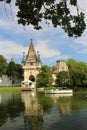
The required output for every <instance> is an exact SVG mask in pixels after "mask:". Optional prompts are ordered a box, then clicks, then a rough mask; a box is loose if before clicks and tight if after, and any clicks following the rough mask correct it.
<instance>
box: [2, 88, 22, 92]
mask: <svg viewBox="0 0 87 130" xmlns="http://www.w3.org/2000/svg"><path fill="white" fill-rule="evenodd" d="M20 91H21V88H20V87H0V92H20Z"/></svg>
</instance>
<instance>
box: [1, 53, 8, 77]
mask: <svg viewBox="0 0 87 130" xmlns="http://www.w3.org/2000/svg"><path fill="white" fill-rule="evenodd" d="M6 71H7V62H6V59H5V58H4V56H2V55H0V77H1V76H2V75H4V74H6Z"/></svg>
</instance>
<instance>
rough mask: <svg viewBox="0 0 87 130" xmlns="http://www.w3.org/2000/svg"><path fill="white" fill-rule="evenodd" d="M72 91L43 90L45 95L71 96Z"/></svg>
mask: <svg viewBox="0 0 87 130" xmlns="http://www.w3.org/2000/svg"><path fill="white" fill-rule="evenodd" d="M72 93H73V90H71V89H66V90H59V89H55V90H54V89H51V90H45V94H72Z"/></svg>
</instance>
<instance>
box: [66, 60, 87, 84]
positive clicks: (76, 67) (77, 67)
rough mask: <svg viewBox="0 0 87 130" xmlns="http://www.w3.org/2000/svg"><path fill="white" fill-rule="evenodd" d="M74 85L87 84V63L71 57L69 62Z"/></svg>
mask: <svg viewBox="0 0 87 130" xmlns="http://www.w3.org/2000/svg"><path fill="white" fill-rule="evenodd" d="M66 63H67V65H68V68H69V73H70V77H71V83H72V85H73V86H77V85H85V84H87V63H84V62H78V61H76V60H74V59H69V60H68V61H67V62H66Z"/></svg>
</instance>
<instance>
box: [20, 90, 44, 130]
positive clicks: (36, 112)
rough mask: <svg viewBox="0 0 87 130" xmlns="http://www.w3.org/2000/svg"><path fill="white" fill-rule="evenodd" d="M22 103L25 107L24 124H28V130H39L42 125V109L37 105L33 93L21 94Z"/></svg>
mask: <svg viewBox="0 0 87 130" xmlns="http://www.w3.org/2000/svg"><path fill="white" fill-rule="evenodd" d="M21 95H22V101H23V102H24V105H25V122H28V123H29V127H30V130H40V129H41V127H42V123H43V109H42V107H41V104H39V103H38V100H37V97H36V93H35V92H33V91H32V92H22V94H21Z"/></svg>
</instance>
